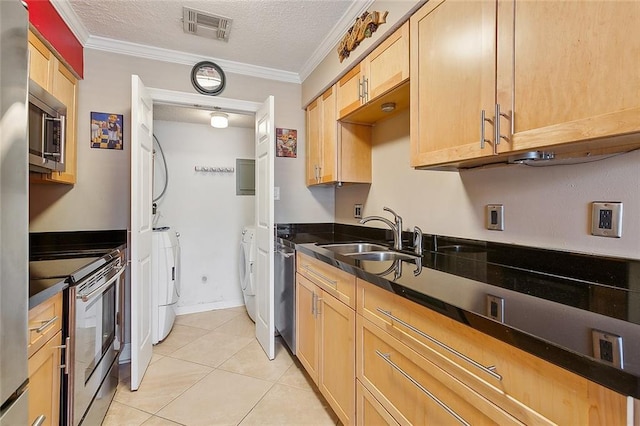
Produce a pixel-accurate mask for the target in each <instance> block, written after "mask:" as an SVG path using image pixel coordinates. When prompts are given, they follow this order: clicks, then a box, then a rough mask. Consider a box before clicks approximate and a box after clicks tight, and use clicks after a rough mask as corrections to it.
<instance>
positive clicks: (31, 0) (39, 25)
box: [0, 0, 84, 78]
mask: <svg viewBox="0 0 640 426" xmlns="http://www.w3.org/2000/svg"><path fill="white" fill-rule="evenodd" d="M0 1H2V0H0ZM26 2H27V4H28V5H29V22H30V23H31V25H33V26H34V27H35V28H36V30H38V32H39V33H40V35H41V36H42V37H44V38H45V39H46V40H47V41H48V42H49V44H51V46H53V48H54V49H55V50H56V51H57V52H58V53H59V54H60V56H62V57H63V58H64V60H65V61H66V62H67V64H68V65H69V66H70V67H71V68H73V71H74V72H75V73H76V74H78V76H80V78H82V77H83V75H84V53H83V47H82V44H80V42H79V41H78V39H77V38H76V36H75V35H73V33H72V32H71V30H70V29H69V27H68V26H67V24H66V23H65V22H64V20H63V19H62V18H61V17H60V15H59V14H58V11H57V10H56V9H55V8H54V7H53V5H52V4H51V2H50V1H49V0H26Z"/></svg>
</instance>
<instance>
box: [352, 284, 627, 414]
mask: <svg viewBox="0 0 640 426" xmlns="http://www.w3.org/2000/svg"><path fill="white" fill-rule="evenodd" d="M357 288H358V293H357V302H358V341H357V344H356V346H357V347H358V350H357V360H358V362H357V365H358V378H359V379H360V380H361V381H362V382H363V384H364V385H365V386H367V387H368V388H369V390H371V392H372V393H373V394H374V395H376V392H375V391H374V389H371V386H368V385H367V383H368V382H367V380H366V379H365V378H368V379H369V382H370V383H373V384H375V383H377V382H376V380H382V379H384V377H382V378H380V377H378V376H376V375H377V374H380V373H378V372H377V371H372V370H371V368H370V369H369V370H367V362H368V363H369V364H368V365H369V366H370V367H371V365H373V364H374V362H375V363H377V364H376V365H378V366H379V367H380V368H382V366H384V365H385V363H386V364H389V363H387V362H386V361H385V360H384V359H382V358H381V357H378V358H380V359H376V358H375V357H374V356H373V353H372V352H371V351H372V350H373V349H371V348H369V349H367V345H373V343H370V342H371V341H376V344H380V345H381V347H383V348H384V349H380V351H381V352H382V353H389V354H392V355H391V356H390V358H389V360H390V361H393V362H395V363H396V364H398V365H403V364H406V365H407V366H406V369H405V370H406V371H407V372H409V374H411V375H412V376H413V377H414V378H416V377H422V374H423V373H421V372H420V371H417V370H415V368H417V367H416V366H412V363H413V364H417V365H418V366H423V365H425V364H424V362H428V363H429V364H428V365H429V368H428V369H427V370H428V373H429V374H432V375H433V376H434V380H435V379H437V380H438V381H439V382H440V383H444V384H446V386H447V387H448V388H449V389H453V388H454V385H455V386H459V385H458V384H457V383H460V384H463V385H464V387H463V388H460V389H459V390H458V391H456V393H457V394H459V395H467V396H465V400H466V401H469V402H472V404H473V405H474V406H475V407H491V406H495V407H500V409H501V410H502V411H504V412H505V413H508V415H509V416H511V417H513V419H514V420H513V421H516V419H517V421H519V422H522V423H524V424H527V425H534V424H581V425H588V424H593V425H595V424H625V422H626V416H627V412H626V398H625V397H624V396H623V395H620V394H618V393H616V392H614V391H612V390H610V389H607V388H605V387H603V386H600V385H598V384H596V383H593V382H591V381H589V380H587V379H585V378H583V377H580V376H578V375H576V374H573V373H571V372H569V371H567V370H564V369H562V368H560V367H557V366H555V365H553V364H550V363H549V362H547V361H544V360H543V359H541V358H538V357H535V356H533V355H531V354H529V353H527V352H524V351H522V350H520V349H517V348H515V347H513V346H511V345H508V344H506V343H504V342H502V341H500V340H497V339H495V338H493V337H491V336H488V335H486V334H484V333H481V332H479V331H477V330H475V329H473V328H471V327H469V326H466V325H463V324H461V323H460V322H458V321H455V320H453V319H451V318H449V317H446V316H444V315H442V314H439V313H436V312H435V311H433V310H431V309H428V308H426V307H423V306H420V305H418V304H416V303H414V302H411V301H409V300H407V299H405V298H402V297H400V296H397V295H395V294H392V293H390V292H388V291H386V290H384V289H382V288H380V287H377V286H375V285H373V284H370V283H367V282H365V281H363V280H360V279H358V282H357ZM367 336H369V337H367ZM367 339H368V340H367ZM377 340H381V341H382V343H380V342H378V341H377ZM390 342H393V344H391V343H390ZM385 344H386V345H387V346H384V345H385ZM358 345H363V347H362V348H360V347H359V346H358ZM385 351H387V352H385ZM413 354H418V355H419V356H420V359H424V361H420V362H422V363H420V362H417V361H415V359H416V358H415V357H414V356H413ZM398 359H399V360H398ZM367 360H369V361H367ZM374 360H375V361H374ZM394 360H398V361H394ZM363 363H364V364H363ZM436 370H437V371H442V372H445V373H446V376H444V375H442V374H440V376H438V377H436V376H437V375H436V374H435V373H433V372H434V371H436ZM367 371H369V372H367ZM396 372H397V370H396ZM363 374H364V375H365V378H363V377H362V375H363ZM394 374H395V373H394ZM385 380H386V379H385ZM425 380H427V379H425ZM418 381H419V382H420V380H418ZM456 382H457V383H456ZM376 388H377V389H378V390H379V392H380V393H382V394H383V395H384V396H380V398H383V399H384V398H387V399H390V403H392V404H393V405H394V406H395V402H393V401H392V398H394V397H393V396H390V395H387V393H386V392H387V391H388V392H391V390H390V388H389V389H388V390H387V391H385V388H384V386H382V385H379V386H378V385H376ZM391 393H393V392H391ZM378 397H379V395H376V398H378ZM383 399H379V401H380V402H381V403H383V405H385V404H384V401H383ZM398 404H403V400H401V401H399V402H398ZM456 404H457V403H455V402H453V403H452V405H453V406H456ZM488 404H489V405H488ZM385 408H387V409H388V410H389V412H391V413H392V414H393V411H392V410H391V409H390V408H389V407H388V406H387V405H385ZM399 411H400V412H402V413H403V410H402V409H399ZM460 411H461V412H464V411H465V410H464V409H461V410H460ZM481 411H482V413H483V414H485V415H486V414H487V412H486V410H484V409H483V410H481ZM476 414H477V413H476ZM494 414H495V413H493V412H492V413H491V416H489V417H490V418H491V419H492V420H493V421H498V420H496V418H495V417H494ZM403 415H404V416H407V414H403ZM412 415H418V414H415V413H414V414H412ZM501 415H502V414H501ZM425 416H426V414H425ZM468 416H470V417H471V418H472V419H473V418H475V414H474V413H472V412H470V414H468ZM463 417H464V416H463ZM418 418H421V417H418ZM396 419H398V418H396ZM508 419H509V417H505V419H504V420H499V421H498V422H499V423H503V422H508ZM398 421H400V420H399V419H398ZM484 421H485V420H482V421H479V422H480V423H483V422H484ZM476 422H478V421H472V422H471V423H473V424H475V423H476ZM400 423H402V421H400Z"/></svg>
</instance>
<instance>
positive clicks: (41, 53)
mask: <svg viewBox="0 0 640 426" xmlns="http://www.w3.org/2000/svg"><path fill="white" fill-rule="evenodd" d="M52 58H53V55H52V54H51V51H49V49H48V48H47V46H45V45H44V43H42V42H41V41H40V40H39V39H38V37H36V36H35V35H34V34H33V33H32V32H31V31H29V78H31V79H32V80H33V81H35V82H36V83H38V85H40V87H42V88H43V89H45V90H51V84H52V82H51V76H52V74H53V62H52Z"/></svg>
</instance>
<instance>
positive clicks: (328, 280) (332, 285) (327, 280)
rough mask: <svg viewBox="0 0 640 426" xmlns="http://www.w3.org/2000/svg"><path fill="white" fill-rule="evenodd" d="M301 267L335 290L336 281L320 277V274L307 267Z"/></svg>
mask: <svg viewBox="0 0 640 426" xmlns="http://www.w3.org/2000/svg"><path fill="white" fill-rule="evenodd" d="M302 267H303V268H304V269H306V270H307V272H309V273H310V274H311V275H315V276H316V277H318V278H320V279H321V280H322V281H324V282H326V283H328V284H329V285H330V286H331V287H333V288H336V287H337V286H338V281H335V280H332V279H330V278H328V277H326V276H324V275H322V274H321V273H320V272H316V271H314V270H313V269H311V267H310V266H309V265H302Z"/></svg>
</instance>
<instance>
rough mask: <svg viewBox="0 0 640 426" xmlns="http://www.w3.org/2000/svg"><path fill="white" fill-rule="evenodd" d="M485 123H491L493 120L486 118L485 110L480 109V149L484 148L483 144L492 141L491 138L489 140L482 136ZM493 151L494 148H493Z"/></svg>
mask: <svg viewBox="0 0 640 426" xmlns="http://www.w3.org/2000/svg"><path fill="white" fill-rule="evenodd" d="M485 123H491V124H493V120H491V119H490V118H487V113H486V111H485V110H482V111H480V149H484V147H485V144H486V143H487V142H489V143H492V142H491V140H489V139H487V138H485V137H484V131H485V129H484V128H485ZM494 151H495V149H494Z"/></svg>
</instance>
